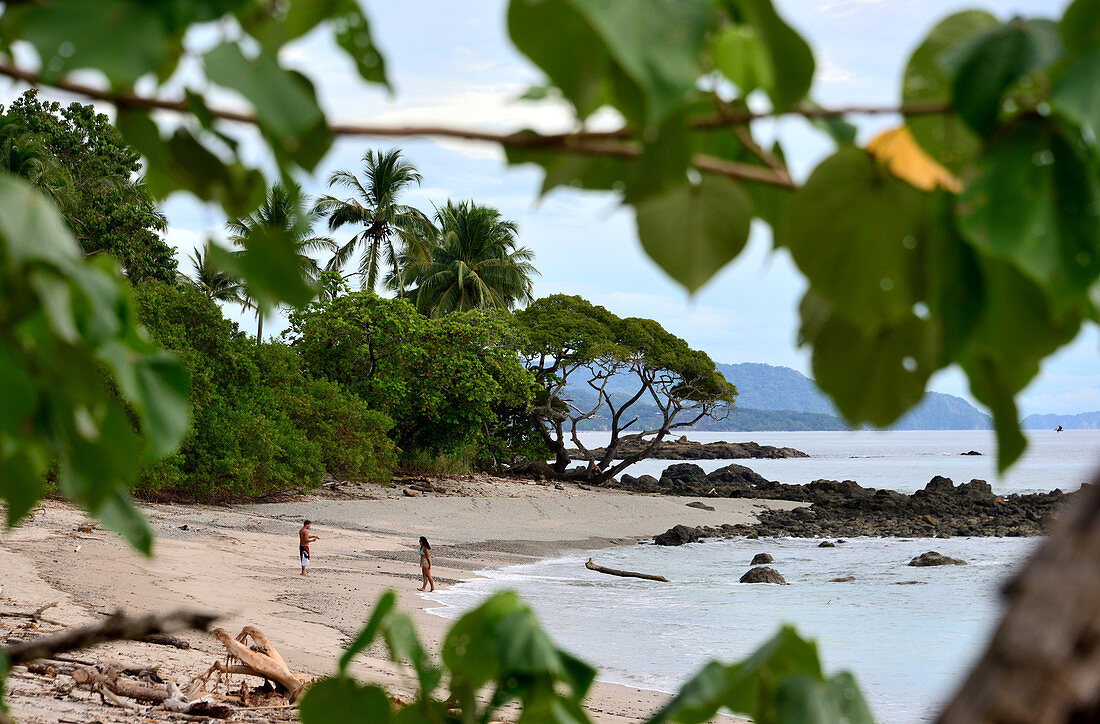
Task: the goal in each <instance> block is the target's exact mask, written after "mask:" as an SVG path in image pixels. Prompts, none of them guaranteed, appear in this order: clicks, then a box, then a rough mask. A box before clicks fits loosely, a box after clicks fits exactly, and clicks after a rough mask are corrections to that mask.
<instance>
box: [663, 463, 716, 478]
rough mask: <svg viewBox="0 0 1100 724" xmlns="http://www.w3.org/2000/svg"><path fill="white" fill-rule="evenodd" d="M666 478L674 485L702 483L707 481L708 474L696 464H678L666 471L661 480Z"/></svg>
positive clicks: (670, 466)
mask: <svg viewBox="0 0 1100 724" xmlns="http://www.w3.org/2000/svg"><path fill="white" fill-rule="evenodd" d="M665 478H668V479H669V480H671V481H672V482H673V483H702V482H703V481H705V480H706V479H707V474H706V473H705V472H703V469H702V468H701V467H699V466H698V465H696V464H695V463H677V464H676V465H669V466H668V467H667V468H665V469H664V472H662V473H661V480H662V481H663V480H664V479H665Z"/></svg>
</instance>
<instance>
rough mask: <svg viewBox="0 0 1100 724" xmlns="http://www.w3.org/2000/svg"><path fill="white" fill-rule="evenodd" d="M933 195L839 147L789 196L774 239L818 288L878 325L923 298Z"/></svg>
mask: <svg viewBox="0 0 1100 724" xmlns="http://www.w3.org/2000/svg"><path fill="white" fill-rule="evenodd" d="M927 199H928V196H927V195H926V194H924V193H922V192H920V191H917V190H916V189H914V188H913V187H912V186H910V185H909V184H907V183H905V182H903V181H900V180H898V179H897V178H895V177H893V176H892V175H891V174H889V173H888V172H887V170H886V169H885V168H884V167H882V166H880V165H879V164H877V163H875V161H874V160H873V159H872V158H871V156H870V155H869V154H868V153H866V152H865V151H863V150H861V149H858V148H846V149H841V150H839V151H837V153H836V154H834V155H833V156H831V157H830V158H828V159H826V160H825V161H824V162H823V163H822V164H821V165H820V166H818V167H817V168H816V169H815V170H814V172H813V174H811V176H810V178H809V180H807V181H806V183H805V185H804V186H803V187H802V188H801V189H799V190H798V191H796V192H795V193H794V195H793V196H792V197H791V199H790V201H789V203H788V204H787V210H786V214H785V217H784V219H783V221H782V222H781V223H780V226H779V229H778V231H777V233H776V244H777V245H782V246H786V247H788V248H789V249H790V250H791V255H792V256H793V257H794V260H795V263H796V264H798V267H799V268H800V269H801V270H802V272H803V273H804V274H805V275H806V277H807V278H808V279H809V280H810V284H811V286H812V287H813V290H814V292H815V293H817V294H819V295H821V296H822V297H823V298H825V300H827V301H828V302H829V304H831V305H832V306H834V307H835V308H836V309H838V310H843V311H844V314H845V315H846V316H847V317H848V318H849V319H850V320H851V321H852V322H854V323H856V324H859V325H862V326H866V327H868V328H874V327H876V326H878V325H879V324H880V323H882V322H883V321H886V320H895V319H900V318H903V317H905V316H906V315H909V314H911V310H912V307H913V304H914V302H915V301H917V299H918V296H919V284H920V279H919V256H918V253H919V252H918V247H919V245H920V242H921V240H922V238H923V237H924V234H925V232H924V229H925V223H926V212H927V209H926V206H927Z"/></svg>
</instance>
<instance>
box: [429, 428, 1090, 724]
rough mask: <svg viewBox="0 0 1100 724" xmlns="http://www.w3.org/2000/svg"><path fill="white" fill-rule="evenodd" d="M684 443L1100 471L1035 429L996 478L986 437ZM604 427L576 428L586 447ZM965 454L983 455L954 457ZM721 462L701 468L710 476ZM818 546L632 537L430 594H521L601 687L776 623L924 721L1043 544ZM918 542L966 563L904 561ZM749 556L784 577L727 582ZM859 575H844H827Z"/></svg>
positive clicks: (1068, 479)
mask: <svg viewBox="0 0 1100 724" xmlns="http://www.w3.org/2000/svg"><path fill="white" fill-rule="evenodd" d="M688 435H689V437H690V438H692V439H697V440H700V441H703V442H707V441H711V440H730V441H743V440H754V441H756V442H759V443H761V444H767V445H777V446H789V447H795V448H798V449H800V450H803V451H804V452H806V453H808V454H809V455H810V456H811V457H809V458H802V459H789V460H736V461H732V462H737V463H738V464H741V465H747V466H748V467H750V468H752V469H753V470H755V471H757V472H758V473H760V474H761V475H763V476H764V477H766V478H769V479H771V480H780V481H783V482H789V483H806V482H809V481H812V480H816V479H821V478H825V479H837V480H855V481H857V482H859V483H860V484H862V485H865V486H870V487H876V488H889V489H893V490H899V491H902V492H912V491H913V490H916V489H918V488H921V487H924V485H925V484H926V483H927V482H928V480H930V479H931V478H932V477H933V476H935V475H945V476H947V477H950V478H952V479H953V480H954V481H955V482H956V483H961V482H966V481H968V480H971V479H972V478H982V479H984V480H987V481H989V482H990V483H991V484H992V485H993V488H994V490H996V491H999V492H1002V493H1012V492H1030V491H1046V490H1053V489H1054V488H1061V489H1062V490H1067V491H1068V490H1075V489H1077V488H1078V487H1080V485H1081V484H1082V483H1084V482H1087V481H1089V480H1090V479H1091V477H1092V476H1093V474H1094V473H1095V472H1096V470H1097V468H1098V467H1100V431H1068V432H1063V433H1054V432H1047V431H1029V432H1028V433H1027V436H1028V439H1029V441H1030V445H1029V447H1028V451H1027V453H1026V454H1025V456H1024V458H1023V459H1022V460H1021V461H1019V462H1018V463H1017V464H1016V465H1015V466H1014V467H1013V468H1012V469H1011V470H1010V471H1009V473H1008V474H1007V475H1005V476H1003V477H998V476H997V473H996V446H995V442H994V438H993V433H992V432H991V431H984V430H982V431H949V432H941V431H936V432H910V431H891V432H872V431H854V432H771V433H768V432H752V433H728V432H727V433H688ZM606 439H607V434H606V433H584V437H583V440H584V442H585V444H586V445H592V446H595V445H599V444H601V443H602V442H603V441H606ZM969 450H977V451H978V452H981V453H982V455H981V456H964V455H961V454H960V453H963V452H967V451H969ZM730 462H731V461H728V460H727V461H722V460H711V461H699V462H698V464H699V465H701V466H702V467H703V468H704V469H706V470H708V471H710V470H714V469H717V468H719V467H722V466H723V465H727V464H729V463H730ZM668 464H669V461H662V460H650V461H644V462H643V463H640V464H638V465H635V466H633V467H632V468H631V469H629V470H628V472H630V473H631V474H634V475H642V474H651V475H659V474H660V472H661V470H663V469H664V468H665V467H666V466H667V465H668ZM818 542H819V541H816V540H803V539H765V540H748V539H730V540H723V541H708V542H705V543H699V544H690V545H686V546H681V547H678V548H662V547H660V546H654V545H638V546H629V547H622V548H615V549H610V550H604V551H590V552H581V553H575V554H571V555H567V556H564V557H561V558H555V559H552V560H544V561H540V562H537V563H533V564H530V565H522V566H512V567H508V568H502V569H497V570H488V571H484V572H483V573H482V577H481V578H477V579H473V580H470V581H467V582H464V583H461V584H459V585H456V586H453V587H450V588H448V589H446V590H438V591H436V592H435V593H433V594H431V595H428V596H426V597H427V598H428V599H430V600H433V601H437V602H439V603H441V604H444V605H443V606H442V607H440V608H436V609H433V612H434V613H437V614H439V615H441V616H445V617H450V618H454V617H457V616H459V615H460V614H461V613H462V612H463V611H465V610H468V609H469V608H471V607H473V606H475V605H477V604H478V603H479V602H480V601H482V600H483V599H484V598H485V596H487V595H489V594H490V593H491V592H493V591H496V590H499V589H503V588H510V589H514V590H517V591H519V592H520V593H521V594H522V595H523V596H524V598H525V599H526V600H527V601H528V602H529V603H530V604H531V605H532V606H533V607H534V608H535V610H536V611H537V612H538V613H539V615H540V617H541V618H542V620H543V622H544V624H545V626H546V628H547V629H548V630H549V631H550V633H551V634H552V636H553V637H554V638H555V640H556V641H558V643H559V645H561V646H563V647H564V648H566V649H568V650H570V651H572V652H574V653H576V654H578V655H580V656H582V657H584V658H585V659H587V660H589V661H591V662H593V663H595V664H597V665H598V666H599V667H600V670H601V673H600V678H601V679H603V680H605V681H612V682H617V683H624V684H630V685H633V686H638V687H642V688H650V689H657V690H660V691H668V692H671V691H675V690H676V689H678V688H679V687H680V685H681V684H682V683H683V682H684V681H685V680H686V679H687V678H689V677H690V676H691V675H692V674H693V673H694V672H696V671H698V670H699V669H700V668H701V667H702V666H703V665H704V664H705V663H706V662H707V661H708V660H710V659H712V658H717V659H720V660H723V661H727V662H728V661H736V660H739V659H740V658H743V657H744V656H745V655H747V654H749V653H751V652H752V651H753V650H755V649H756V648H757V647H758V646H759V645H760V644H762V643H763V642H764V641H766V640H767V639H768V638H769V637H770V636H771V635H772V634H773V633H774V632H775V631H776V630H777V628H778V627H779V626H780V625H782V624H784V623H792V624H794V625H796V626H797V627H798V629H799V631H800V632H802V633H803V634H804V635H808V636H812V637H814V638H815V639H816V640H817V641H818V643H819V644H820V651H821V656H822V659H823V661H824V663H825V666H826V669H827V670H828V671H837V670H841V669H847V670H849V671H851V672H853V673H854V674H855V675H856V677H857V679H858V680H859V682H860V685H861V687H862V688H863V690H864V692H865V694H866V696H867V698H868V700H869V702H870V704H871V707H872V709H873V711H874V712H875V714H876V717H877V719H878V721H880V722H889V723H890V724H893V723H895V722H896V723H899V724H913V723H916V722H925V721H931V720H932V718H933V717H934V716H935V713H936V710H937V707H938V705H939V704H941V703H942V702H943V701H944V700H945V698H946V697H947V696H948V695H949V694H950V692H951V691H952V690H953V688H954V687H955V686H956V685H957V684H958V682H959V680H960V677H961V676H963V674H964V673H965V672H966V671H967V670H968V668H969V666H970V664H971V663H972V662H973V660H974V659H975V658H976V657H977V656H978V655H979V654H980V653H981V650H982V648H983V646H984V643H985V641H986V639H987V638H988V636H989V634H990V632H991V630H992V628H993V627H994V625H995V624H996V621H997V620H998V618H999V616H1000V612H1001V608H1000V606H1001V604H1000V601H999V596H998V591H999V590H1000V587H1001V586H1002V585H1003V583H1004V581H1005V580H1006V579H1007V578H1008V577H1009V576H1010V575H1011V574H1012V573H1013V571H1014V570H1016V568H1018V567H1019V566H1020V565H1021V564H1022V562H1023V561H1024V559H1025V558H1026V557H1027V555H1028V554H1029V553H1030V551H1031V550H1032V549H1033V547H1034V546H1036V545H1038V544H1039V543H1040V540H1039V539H1022V538H1005V539H999V538H952V539H946V540H944V539H935V540H931V539H924V540H922V539H909V540H903V539H890V538H855V539H851V540H848V541H847V542H845V543H843V544H840V545H838V546H837V547H836V548H818V547H817V544H818ZM928 550H936V551H939V552H940V553H943V554H945V555H949V556H953V557H956V558H962V559H963V560H966V561H968V562H969V565H966V566H944V567H936V568H911V567H909V566H907V565H906V564H907V563H908V562H909V560H910V559H911V558H913V557H914V556H917V555H919V554H921V553H923V552H925V551H928ZM759 552H768V553H771V554H772V556H773V557H774V558H775V562H774V563H773V564H771V565H772V567H774V568H776V569H777V570H778V571H780V572H781V573H782V574H783V575H784V576H785V577H786V579H787V581H788V582H789V583H790V584H791V585H788V586H769V585H746V584H739V583H738V582H737V579H738V578H740V576H741V575H742V574H743V573H744V572H745V571H747V570H748V569H749V568H750V566H749V561H751V560H752V557H753V556H754V555H755V554H756V553H759ZM590 555H591V556H592V557H594V558H595V559H596V562H597V563H599V564H601V565H605V566H610V567H612V568H622V569H627V570H635V571H642V572H646V573H657V574H662V575H665V576H667V577H668V578H669V579H671V581H672V583H669V584H662V583H655V582H648V581H641V580H632V579H622V578H615V577H612V576H606V575H603V574H599V573H596V572H594V571H589V570H587V569H585V568H584V562H585V560H587V558H588V557H589V556H590ZM848 575H851V576H855V577H856V580H855V581H854V582H852V583H829V582H828V581H829V579H831V578H838V577H841V576H848Z"/></svg>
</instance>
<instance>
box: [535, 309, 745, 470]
mask: <svg viewBox="0 0 1100 724" xmlns="http://www.w3.org/2000/svg"><path fill="white" fill-rule="evenodd" d="M515 320H516V325H517V327H518V328H519V330H520V333H521V335H522V337H521V347H520V350H521V355H522V358H523V362H524V366H525V367H526V368H527V369H528V370H529V371H530V372H531V374H532V375H533V376H534V379H535V383H536V385H537V386H538V394H537V397H536V399H535V404H534V412H535V414H536V416H537V417H538V419H539V423H540V425H539V427H538V428H537V429H538V431H539V433H540V435H541V437H542V440H543V442H544V443H545V444H546V447H547V448H549V450H550V451H551V452H552V453H553V455H554V458H555V459H554V463H553V465H552V468H553V471H554V473H556V474H557V475H564V474H565V472H566V469H567V467H568V466H569V464H570V462H571V460H572V456H571V455H570V453H569V452H568V450H569V448H571V447H573V446H574V445H575V446H576V447H577V448H578V449H579V450H580V451H581V454H582V455H584V456H585V458H586V459H587V460H588V463H589V468H588V469H587V470H586V471H585V472H584V473H583V474H584V475H587V476H588V477H591V478H594V479H603V478H606V477H608V476H612V475H615V474H617V473H618V472H619V471H621V470H623V469H624V468H626V467H627V466H628V465H631V464H633V463H635V462H637V461H638V460H640V459H642V458H644V457H646V456H647V455H648V454H650V453H651V452H652V451H653V450H656V448H657V447H658V446H659V445H660V443H661V441H662V440H664V439H665V437H667V436H668V434H669V432H671V431H672V430H674V429H676V428H680V427H689V426H691V425H694V424H696V423H698V422H699V421H701V420H703V419H704V418H708V417H715V416H721V415H724V414H728V410H729V407H730V404H731V403H732V402H733V400H734V398H735V396H736V395H737V389H736V388H735V387H734V386H733V385H731V384H730V383H729V382H727V381H726V379H725V378H724V377H723V376H722V374H721V373H720V372H718V371H717V369H716V368H715V365H714V362H713V360H711V358H710V357H709V356H707V354H706V353H705V352H702V351H700V350H695V349H692V348H691V347H690V346H689V345H688V344H687V342H685V341H684V340H682V339H680V338H679V337H677V336H676V335H674V334H671V333H669V332H668V331H666V330H665V329H664V328H663V327H662V326H661V325H660V324H659V323H658V322H656V321H654V320H652V319H639V318H635V317H630V318H625V319H624V318H621V317H618V316H617V315H615V314H613V313H611V312H610V311H608V310H607V309H605V308H604V307H601V306H597V305H595V304H592V303H591V302H589V301H587V300H585V299H582V298H581V297H577V296H566V295H562V294H555V295H552V296H549V297H545V298H543V299H538V300H536V301H534V302H533V303H531V304H530V305H528V306H527V307H526V308H525V309H522V310H520V311H519V312H517V313H516V315H515ZM571 383H572V384H584V385H586V386H587V387H588V390H587V391H590V392H589V394H588V395H586V397H585V398H584V399H581V398H580V397H578V396H576V395H571V394H570V393H569V391H568V389H567V388H568V386H569V385H570V384H571ZM587 391H586V392H587ZM578 403H581V404H578ZM596 415H601V416H602V417H603V419H605V420H606V421H607V425H608V429H609V430H610V432H611V438H610V441H609V442H608V444H607V447H606V448H605V449H604V451H603V453H602V454H601V455H600V457H599V458H597V457H596V455H595V453H594V452H592V451H590V450H588V448H587V447H586V446H585V445H584V443H583V442H582V441H581V439H580V438H579V437H578V436H577V431H578V429H581V428H580V425H582V424H583V423H584V422H585V421H587V420H591V419H592V418H593V417H594V416H596ZM642 415H645V418H644V419H643V417H642ZM647 423H648V426H647ZM627 432H629V433H631V434H641V435H643V436H645V437H646V439H647V440H649V441H650V445H649V447H648V448H646V449H645V450H641V451H639V452H637V453H630V454H626V455H623V456H621V459H617V458H619V456H618V454H617V453H618V451H619V447H620V445H621V442H622V437H623V435H624V434H625V433H627ZM597 466H598V467H599V468H600V470H596V467H597Z"/></svg>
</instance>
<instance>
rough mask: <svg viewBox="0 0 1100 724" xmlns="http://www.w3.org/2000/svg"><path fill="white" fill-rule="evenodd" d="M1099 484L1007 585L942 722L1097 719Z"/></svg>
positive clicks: (1084, 493) (1047, 723) (1079, 498)
mask: <svg viewBox="0 0 1100 724" xmlns="http://www.w3.org/2000/svg"><path fill="white" fill-rule="evenodd" d="M1098 484H1100V479H1098V480H1096V481H1094V484H1093V485H1086V486H1084V487H1083V488H1082V489H1081V491H1080V492H1079V493H1078V494H1077V495H1076V496H1074V498H1075V499H1074V500H1073V502H1072V503H1070V504H1069V507H1067V508H1066V509H1065V510H1064V511H1063V513H1062V515H1061V517H1060V518H1059V519H1058V521H1057V522H1056V523H1055V524H1054V528H1053V530H1052V531H1051V533H1050V536H1049V537H1048V538H1047V539H1046V541H1045V542H1044V543H1042V544H1041V545H1040V546H1039V548H1038V550H1037V551H1036V552H1035V553H1034V554H1033V555H1032V556H1031V558H1030V559H1028V561H1027V563H1026V564H1025V565H1024V567H1023V569H1022V570H1021V571H1020V572H1019V573H1018V574H1017V575H1016V576H1015V577H1014V578H1013V579H1012V580H1011V581H1010V582H1009V584H1008V585H1007V586H1006V590H1005V595H1006V599H1007V604H1008V606H1007V609H1006V611H1005V614H1004V617H1003V618H1002V619H1001V622H1000V624H999V625H998V627H997V630H996V632H995V633H994V634H993V638H992V639H991V640H990V642H989V645H988V647H987V648H986V651H985V653H984V654H983V655H982V657H981V659H979V660H978V663H977V664H975V666H974V668H973V669H972V670H971V672H970V674H969V676H968V677H967V679H966V681H965V682H964V683H963V684H962V686H961V687H960V688H959V690H958V691H957V692H956V693H955V696H954V698H953V699H952V700H951V702H950V703H949V704H948V705H947V707H946V708H945V709H944V711H943V713H942V714H941V715H940V718H939V721H940V722H942V724H963V723H964V722H966V723H969V722H990V723H993V722H997V723H1000V722H1005V723H1008V722H1029V723H1031V724H1054V723H1055V722H1057V723H1059V724H1061V723H1062V722H1086V721H1097V720H1098V719H1100V487H1098Z"/></svg>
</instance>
